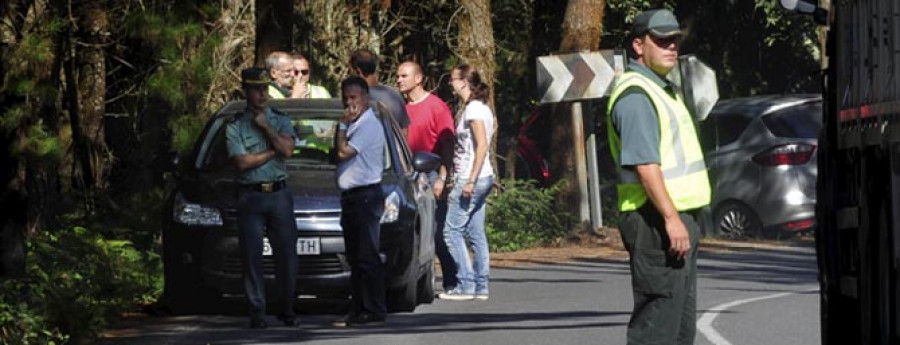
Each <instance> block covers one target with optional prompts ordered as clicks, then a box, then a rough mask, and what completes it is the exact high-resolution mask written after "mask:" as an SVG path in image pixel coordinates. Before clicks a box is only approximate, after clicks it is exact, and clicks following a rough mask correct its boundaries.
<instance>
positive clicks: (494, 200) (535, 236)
mask: <svg viewBox="0 0 900 345" xmlns="http://www.w3.org/2000/svg"><path fill="white" fill-rule="evenodd" d="M564 183H565V182H564V181H563V182H560V183H557V184H555V185H553V186H551V187H550V188H538V187H536V186H535V184H534V182H533V181H524V180H515V179H503V180H502V181H501V188H500V190H499V191H498V192H497V193H494V194H493V195H491V197H490V198H489V199H488V206H487V216H486V226H487V236H488V244H489V246H490V249H491V251H495V252H504V251H515V250H520V249H524V248H528V247H532V246H535V245H538V244H541V243H546V242H549V241H552V240H555V239H558V238H561V237H563V236H565V235H566V234H567V233H568V231H569V226H570V225H571V224H573V223H574V218H573V217H572V216H571V215H570V214H569V213H568V212H566V211H565V210H561V209H559V208H557V207H556V204H555V203H554V201H555V198H556V195H557V194H558V193H559V192H560V191H561V190H563V187H564Z"/></svg>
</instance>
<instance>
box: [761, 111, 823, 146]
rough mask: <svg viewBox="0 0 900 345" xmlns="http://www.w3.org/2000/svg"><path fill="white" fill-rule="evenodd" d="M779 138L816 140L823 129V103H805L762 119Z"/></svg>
mask: <svg viewBox="0 0 900 345" xmlns="http://www.w3.org/2000/svg"><path fill="white" fill-rule="evenodd" d="M762 120H763V123H765V124H766V127H768V128H769V131H771V132H772V134H774V135H775V136H777V137H785V138H807V139H816V138H818V136H819V129H821V128H822V103H821V102H814V103H805V104H801V105H798V106H794V107H787V108H784V109H781V110H778V111H775V112H773V113H771V114H768V115H766V116H764V117H763V118H762Z"/></svg>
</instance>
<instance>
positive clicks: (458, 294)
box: [438, 288, 475, 301]
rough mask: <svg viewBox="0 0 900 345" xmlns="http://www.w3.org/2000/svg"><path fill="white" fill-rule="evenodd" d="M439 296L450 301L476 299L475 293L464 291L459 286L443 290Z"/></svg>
mask: <svg viewBox="0 0 900 345" xmlns="http://www.w3.org/2000/svg"><path fill="white" fill-rule="evenodd" d="M438 298H440V299H443V300H448V301H471V300H473V299H475V294H472V293H465V292H462V290H460V289H459V288H456V289H453V290H450V291H447V292H442V293H440V294H439V295H438Z"/></svg>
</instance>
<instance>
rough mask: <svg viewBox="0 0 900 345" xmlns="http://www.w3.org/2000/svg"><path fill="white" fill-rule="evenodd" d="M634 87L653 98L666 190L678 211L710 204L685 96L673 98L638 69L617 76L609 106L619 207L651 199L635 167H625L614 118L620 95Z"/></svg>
mask: <svg viewBox="0 0 900 345" xmlns="http://www.w3.org/2000/svg"><path fill="white" fill-rule="evenodd" d="M630 87H639V88H641V89H642V90H644V92H645V93H646V94H647V96H648V97H649V98H650V101H651V103H653V107H654V108H655V109H656V117H657V118H658V119H659V134H660V135H659V153H660V160H661V162H660V170H662V174H663V180H664V182H665V185H666V191H667V192H668V193H669V197H670V198H671V199H672V203H674V204H675V209H677V210H678V211H686V210H692V209H696V208H700V207H703V206H706V205H709V200H710V194H711V188H710V185H709V176H708V174H707V170H706V163H704V161H703V151H702V150H701V149H700V141H699V140H698V139H697V132H696V130H695V129H694V122H693V120H692V119H691V114H690V112H688V110H687V107H685V106H684V102H682V100H681V97H680V96H679V95H678V94H677V93H676V95H675V97H674V98H673V97H672V96H670V95H669V94H668V93H666V91H665V90H663V88H662V87H660V86H659V85H658V84H656V83H655V82H653V81H652V80H650V79H649V78H647V77H645V76H643V75H641V74H640V73H638V72H626V73H624V74H622V76H621V77H619V78H618V80H616V84H615V86H614V87H613V91H612V94H611V95H610V98H609V105H608V109H607V119H608V120H609V121H608V122H607V123H608V124H609V125H608V126H607V129H608V133H609V147H610V151H612V156H613V160H615V162H616V165H617V166H618V170H619V183H618V184H617V185H616V189H617V190H618V192H619V211H623V212H624V211H634V210H636V209H638V208H640V207H641V206H643V205H644V203H646V202H647V193H646V192H645V191H644V187H643V186H642V185H641V183H640V181H638V177H637V174H636V173H635V171H634V170H628V169H622V167H621V165H619V153H620V152H621V149H622V141H621V139H620V138H619V134H618V133H616V130H615V128H614V126H613V122H612V110H613V106H614V105H615V102H616V99H618V98H619V96H620V95H621V94H622V92H623V91H625V90H627V89H628V88H630Z"/></svg>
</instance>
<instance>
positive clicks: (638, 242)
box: [608, 9, 710, 345]
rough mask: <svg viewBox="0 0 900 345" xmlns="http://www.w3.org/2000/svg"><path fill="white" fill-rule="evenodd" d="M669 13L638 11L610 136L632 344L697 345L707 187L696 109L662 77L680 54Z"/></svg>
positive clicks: (619, 81)
mask: <svg viewBox="0 0 900 345" xmlns="http://www.w3.org/2000/svg"><path fill="white" fill-rule="evenodd" d="M680 39H681V30H680V28H679V25H678V21H677V20H676V19H675V15H674V14H672V12H670V11H668V10H665V9H661V10H650V11H646V12H642V13H640V14H638V15H637V17H635V19H634V26H633V31H632V40H631V47H632V48H633V51H634V57H635V59H633V60H631V61H630V63H629V66H628V67H629V71H628V72H625V73H624V74H622V75H621V76H620V77H619V78H618V79H617V80H616V83H615V86H614V88H613V91H612V94H611V96H610V100H609V109H608V110H609V111H608V115H609V120H610V121H609V123H610V124H612V126H609V138H610V139H609V140H610V150H611V151H612V156H613V158H614V159H615V161H616V163H617V164H618V166H619V175H620V181H619V184H618V185H617V189H618V193H619V205H618V206H619V211H620V212H621V218H620V223H619V230H620V231H621V234H622V240H623V242H624V243H625V248H626V249H627V250H628V253H629V255H630V256H631V261H630V266H631V279H632V289H633V293H634V311H633V313H632V315H631V319H630V320H629V322H628V344H629V345H638V344H685V345H687V344H694V335H695V333H696V326H695V324H696V316H695V314H696V311H697V310H696V309H697V284H696V282H697V244H698V239H699V234H700V231H699V226H698V225H697V222H696V221H695V219H694V216H693V213H694V211H695V210H697V209H699V208H700V207H703V206H706V205H707V204H709V199H710V185H709V179H708V177H707V171H706V165H705V164H704V162H703V153H702V152H701V149H700V144H699V141H698V139H697V134H696V131H695V129H694V123H693V121H692V119H691V116H690V113H689V112H688V110H687V108H686V107H685V105H684V102H682V100H681V96H680V95H679V93H678V92H677V91H676V90H675V87H674V85H673V84H672V83H670V82H669V81H667V80H666V79H665V75H666V74H668V73H669V71H671V70H672V68H673V67H674V66H675V63H676V61H677V59H678V45H679V41H680Z"/></svg>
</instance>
